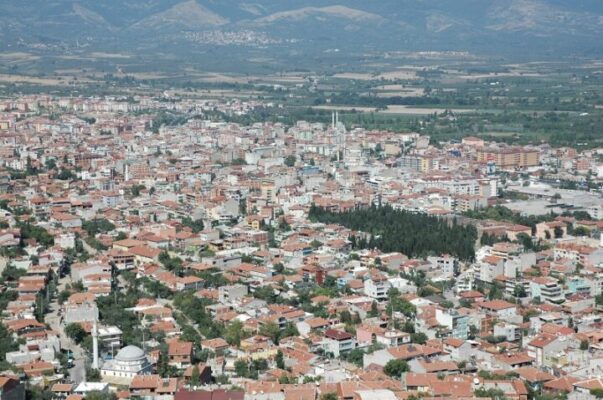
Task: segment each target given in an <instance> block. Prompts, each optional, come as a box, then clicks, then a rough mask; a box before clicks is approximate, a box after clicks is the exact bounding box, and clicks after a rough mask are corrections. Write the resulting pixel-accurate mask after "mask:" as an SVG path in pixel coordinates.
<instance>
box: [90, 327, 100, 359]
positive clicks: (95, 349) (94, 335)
mask: <svg viewBox="0 0 603 400" xmlns="http://www.w3.org/2000/svg"><path fill="white" fill-rule="evenodd" d="M92 368H94V369H98V368H99V366H98V328H97V326H96V319H95V320H94V324H93V325H92Z"/></svg>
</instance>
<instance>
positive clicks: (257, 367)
mask: <svg viewBox="0 0 603 400" xmlns="http://www.w3.org/2000/svg"><path fill="white" fill-rule="evenodd" d="M234 367H235V372H236V374H237V375H238V376H240V377H241V378H250V379H258V375H259V373H260V372H262V371H266V370H267V369H268V362H267V361H266V360H264V359H258V360H251V361H250V362H247V361H245V360H242V359H239V360H237V361H235V365H234Z"/></svg>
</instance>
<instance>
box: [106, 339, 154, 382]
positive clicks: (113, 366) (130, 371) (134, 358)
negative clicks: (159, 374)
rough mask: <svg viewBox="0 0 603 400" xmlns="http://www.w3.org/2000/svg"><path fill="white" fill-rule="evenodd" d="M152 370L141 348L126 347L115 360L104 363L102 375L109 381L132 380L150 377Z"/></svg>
mask: <svg viewBox="0 0 603 400" xmlns="http://www.w3.org/2000/svg"><path fill="white" fill-rule="evenodd" d="M151 370H152V366H151V363H150V362H149V360H148V358H147V356H146V354H145V353H144V351H143V350H142V349H141V348H140V347H137V346H126V347H124V348H122V349H121V350H120V351H119V352H118V353H117V355H116V356H115V358H113V359H112V360H107V361H105V362H103V365H102V367H101V368H100V373H101V376H102V377H103V378H107V379H108V380H112V379H116V378H117V379H119V380H131V379H133V378H134V377H135V376H136V375H149V374H150V373H151Z"/></svg>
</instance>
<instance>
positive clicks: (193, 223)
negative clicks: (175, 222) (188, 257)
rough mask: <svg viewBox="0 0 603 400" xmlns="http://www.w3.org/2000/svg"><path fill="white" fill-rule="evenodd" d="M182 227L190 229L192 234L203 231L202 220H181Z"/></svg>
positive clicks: (189, 218)
mask: <svg viewBox="0 0 603 400" xmlns="http://www.w3.org/2000/svg"><path fill="white" fill-rule="evenodd" d="M182 225H184V226H187V227H189V228H191V229H192V231H193V233H199V232H201V231H202V230H203V228H205V226H204V225H203V220H201V219H192V218H191V217H186V218H183V219H182Z"/></svg>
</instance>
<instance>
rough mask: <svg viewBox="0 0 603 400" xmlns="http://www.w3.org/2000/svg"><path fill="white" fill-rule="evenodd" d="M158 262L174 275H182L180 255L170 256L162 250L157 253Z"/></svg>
mask: <svg viewBox="0 0 603 400" xmlns="http://www.w3.org/2000/svg"><path fill="white" fill-rule="evenodd" d="M159 262H160V263H161V264H162V265H163V266H164V267H165V269H167V270H168V271H171V272H173V273H174V274H176V275H179V276H182V274H183V271H182V259H181V258H180V257H170V254H169V253H168V252H167V251H163V252H161V254H159Z"/></svg>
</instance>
